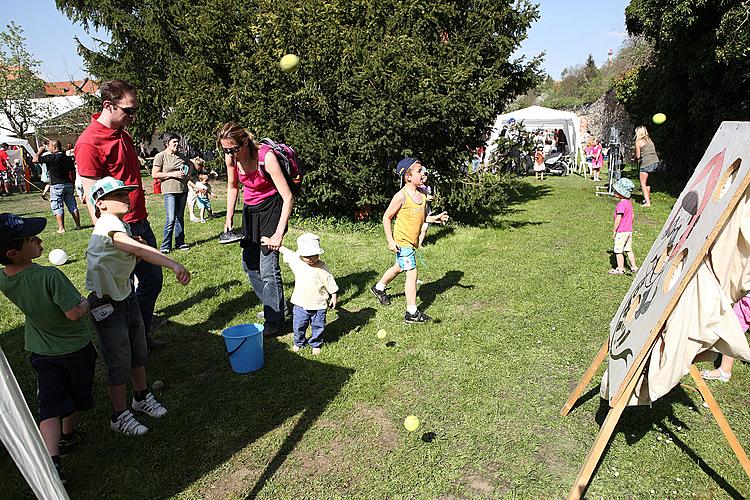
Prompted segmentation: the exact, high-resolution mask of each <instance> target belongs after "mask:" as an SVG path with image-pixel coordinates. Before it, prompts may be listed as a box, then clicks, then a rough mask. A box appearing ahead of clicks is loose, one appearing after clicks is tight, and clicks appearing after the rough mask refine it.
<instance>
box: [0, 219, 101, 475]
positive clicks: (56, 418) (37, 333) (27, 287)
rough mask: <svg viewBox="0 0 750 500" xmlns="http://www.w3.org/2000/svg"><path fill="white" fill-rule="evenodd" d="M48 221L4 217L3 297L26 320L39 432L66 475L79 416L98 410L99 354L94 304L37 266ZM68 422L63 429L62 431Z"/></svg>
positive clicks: (0, 233)
mask: <svg viewBox="0 0 750 500" xmlns="http://www.w3.org/2000/svg"><path fill="white" fill-rule="evenodd" d="M46 224H47V220H46V219H44V218H42V217H30V218H21V217H18V216H16V215H13V214H8V213H5V214H0V264H3V265H4V266H5V267H4V268H3V270H2V271H0V291H2V292H3V294H5V296H6V297H8V299H10V301H11V302H13V303H14V304H15V305H16V306H18V308H19V309H21V311H23V313H24V314H25V315H26V327H25V331H24V338H25V348H26V350H27V351H30V352H31V366H33V367H34V369H35V370H36V371H37V400H38V403H39V409H38V410H39V420H40V424H39V430H40V431H41V434H42V439H43V440H44V444H45V446H46V447H47V451H48V452H49V454H50V456H51V457H52V462H53V463H54V464H55V467H56V468H57V470H58V473H59V472H60V455H64V454H66V453H67V452H68V451H70V450H72V449H73V448H74V447H75V445H77V444H78V442H79V438H78V434H76V426H77V424H78V417H79V413H78V412H79V411H81V410H90V409H91V408H93V407H94V398H93V395H92V390H91V389H92V385H93V381H94V364H95V361H96V351H95V350H94V346H93V344H92V343H91V338H92V334H91V330H90V329H89V327H88V324H87V323H86V322H85V321H81V318H82V317H83V316H85V315H86V314H87V313H88V311H89V304H88V301H87V300H86V299H84V298H83V297H81V294H80V293H78V290H76V287H75V286H73V284H72V283H71V282H70V280H68V278H67V276H65V274H63V272H62V271H60V270H59V269H57V268H54V267H45V266H40V265H37V264H34V263H33V262H32V261H33V260H34V259H36V258H38V257H39V256H41V255H42V240H41V239H40V238H39V236H37V235H38V234H39V233H41V232H42V230H43V229H44V226H45V225H46ZM60 419H62V428H61V426H60Z"/></svg>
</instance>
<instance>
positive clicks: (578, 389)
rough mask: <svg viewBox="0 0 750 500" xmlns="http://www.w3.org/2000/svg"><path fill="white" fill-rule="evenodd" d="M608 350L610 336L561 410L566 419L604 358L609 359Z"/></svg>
mask: <svg viewBox="0 0 750 500" xmlns="http://www.w3.org/2000/svg"><path fill="white" fill-rule="evenodd" d="M608 350H609V336H607V339H606V340H605V341H604V344H603V345H602V347H601V349H599V352H598V353H597V354H596V357H595V358H594V361H592V362H591V366H589V369H588V370H586V372H585V373H584V374H583V377H581V381H580V382H579V383H578V386H577V387H576V388H575V390H574V391H573V393H572V394H571V395H570V397H569V398H568V401H567V402H566V403H565V406H563V407H562V410H560V415H561V416H563V417H564V416H566V415H567V414H568V413H570V409H571V408H573V405H574V404H576V401H578V398H580V397H581V394H583V391H585V390H586V386H587V385H589V382H591V379H592V378H593V377H594V375H595V374H596V370H598V369H599V365H601V364H602V363H603V362H604V358H606V357H607V352H608Z"/></svg>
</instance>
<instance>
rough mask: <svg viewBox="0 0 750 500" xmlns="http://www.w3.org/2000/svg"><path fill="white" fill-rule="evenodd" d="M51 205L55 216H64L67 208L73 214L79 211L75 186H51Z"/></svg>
mask: <svg viewBox="0 0 750 500" xmlns="http://www.w3.org/2000/svg"><path fill="white" fill-rule="evenodd" d="M49 205H50V208H51V209H52V213H53V214H55V215H62V214H64V213H65V206H67V207H68V211H69V212H71V213H72V212H75V211H76V210H78V205H76V197H75V191H74V190H73V184H67V183H66V184H53V185H52V186H50V187H49Z"/></svg>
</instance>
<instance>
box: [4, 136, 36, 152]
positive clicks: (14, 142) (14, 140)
mask: <svg viewBox="0 0 750 500" xmlns="http://www.w3.org/2000/svg"><path fill="white" fill-rule="evenodd" d="M2 143H6V144H8V145H9V146H18V147H21V148H23V149H25V150H26V152H28V153H29V154H30V155H33V154H34V149H33V148H32V147H31V144H29V141H27V140H26V139H19V138H18V137H11V136H9V135H0V144H2ZM8 153H10V152H8Z"/></svg>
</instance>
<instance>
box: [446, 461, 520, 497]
mask: <svg viewBox="0 0 750 500" xmlns="http://www.w3.org/2000/svg"><path fill="white" fill-rule="evenodd" d="M501 468H502V466H501V464H500V463H498V462H488V463H487V464H486V465H485V466H484V468H483V469H481V470H480V469H466V470H464V472H463V473H462V474H461V476H460V477H459V478H458V479H457V480H456V483H457V484H459V485H461V486H463V487H464V488H466V489H467V490H469V492H470V493H471V497H472V498H475V497H479V498H497V497H499V496H502V495H505V494H506V493H508V492H509V491H510V490H511V484H510V482H508V481H507V480H504V479H501V478H500V477H498V475H499V474H498V473H499V472H500V470H501ZM446 498H448V497H446ZM453 498H455V497H453Z"/></svg>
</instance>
